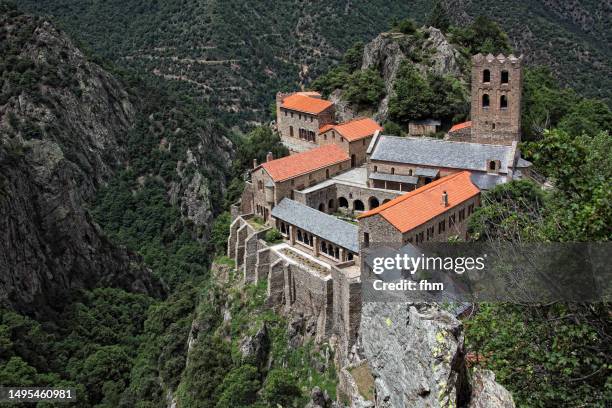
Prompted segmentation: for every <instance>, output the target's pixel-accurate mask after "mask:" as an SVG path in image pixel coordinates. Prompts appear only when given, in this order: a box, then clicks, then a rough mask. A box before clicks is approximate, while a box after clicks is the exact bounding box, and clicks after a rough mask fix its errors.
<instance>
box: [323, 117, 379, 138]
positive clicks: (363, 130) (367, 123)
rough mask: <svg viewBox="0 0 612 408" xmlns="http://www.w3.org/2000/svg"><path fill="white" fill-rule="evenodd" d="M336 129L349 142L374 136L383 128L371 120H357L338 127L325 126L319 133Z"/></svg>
mask: <svg viewBox="0 0 612 408" xmlns="http://www.w3.org/2000/svg"><path fill="white" fill-rule="evenodd" d="M331 129H334V130H335V131H336V132H338V133H340V134H341V135H342V136H343V137H344V138H345V139H346V140H348V141H349V142H354V141H355V140H360V139H363V138H364V137H368V136H372V135H373V134H374V133H375V132H376V131H377V130H380V131H382V129H383V128H382V127H381V126H380V125H379V124H378V123H376V122H375V121H373V120H372V119H370V118H362V119H355V120H351V121H349V122H345V123H340V124H338V125H325V126H323V127H321V128H320V129H319V133H324V132H327V131H329V130H331Z"/></svg>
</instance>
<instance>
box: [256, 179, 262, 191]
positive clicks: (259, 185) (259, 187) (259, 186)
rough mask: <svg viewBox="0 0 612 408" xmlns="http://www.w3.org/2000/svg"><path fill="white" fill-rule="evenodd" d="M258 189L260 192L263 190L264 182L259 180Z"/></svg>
mask: <svg viewBox="0 0 612 408" xmlns="http://www.w3.org/2000/svg"><path fill="white" fill-rule="evenodd" d="M257 188H258V189H259V191H261V190H263V181H261V180H259V181H258V182H257Z"/></svg>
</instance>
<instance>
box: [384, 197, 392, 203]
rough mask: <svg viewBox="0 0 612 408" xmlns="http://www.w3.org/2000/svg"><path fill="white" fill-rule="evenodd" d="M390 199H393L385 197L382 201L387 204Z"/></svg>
mask: <svg viewBox="0 0 612 408" xmlns="http://www.w3.org/2000/svg"><path fill="white" fill-rule="evenodd" d="M389 201H391V199H390V198H385V199H384V200H383V202H382V203H383V204H387V203H388V202H389Z"/></svg>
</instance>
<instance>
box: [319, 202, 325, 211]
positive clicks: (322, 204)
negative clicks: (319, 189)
mask: <svg viewBox="0 0 612 408" xmlns="http://www.w3.org/2000/svg"><path fill="white" fill-rule="evenodd" d="M319 211H321V212H325V204H324V203H321V204H319Z"/></svg>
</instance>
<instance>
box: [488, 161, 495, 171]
mask: <svg viewBox="0 0 612 408" xmlns="http://www.w3.org/2000/svg"><path fill="white" fill-rule="evenodd" d="M489 170H497V165H496V164H495V161H494V160H491V161H490V162H489Z"/></svg>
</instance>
